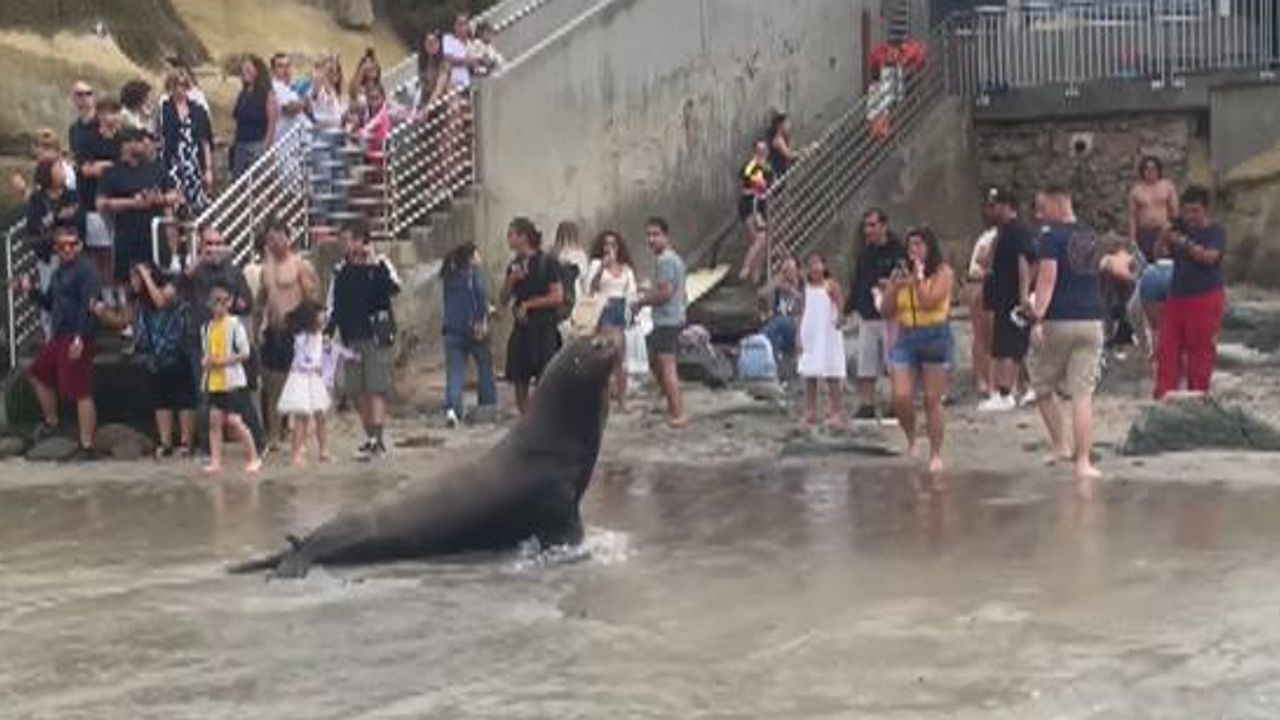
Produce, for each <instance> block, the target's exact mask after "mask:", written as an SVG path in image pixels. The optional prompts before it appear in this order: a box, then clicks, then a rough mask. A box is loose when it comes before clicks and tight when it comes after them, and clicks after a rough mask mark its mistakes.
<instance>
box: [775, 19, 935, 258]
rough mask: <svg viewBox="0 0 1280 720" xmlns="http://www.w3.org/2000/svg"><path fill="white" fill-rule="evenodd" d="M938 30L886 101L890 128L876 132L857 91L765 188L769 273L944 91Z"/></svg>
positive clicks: (831, 215)
mask: <svg viewBox="0 0 1280 720" xmlns="http://www.w3.org/2000/svg"><path fill="white" fill-rule="evenodd" d="M943 37H944V36H943V34H942V33H941V32H940V33H939V34H938V35H937V36H935V41H934V42H933V43H931V44H930V46H929V47H930V49H929V56H928V59H927V61H926V65H925V67H924V69H923V70H922V71H920V72H914V73H908V74H907V77H906V79H905V81H904V83H903V87H902V90H901V92H900V96H899V97H898V98H897V99H896V100H895V101H894V102H893V104H892V105H891V107H890V111H889V112H890V117H891V131H890V132H889V134H888V135H887V136H884V137H881V136H877V135H876V133H875V132H874V131H873V129H872V123H871V121H870V119H869V118H868V112H869V111H870V109H871V105H870V101H869V99H868V98H867V97H865V96H864V97H860V98H858V99H857V100H855V101H854V102H853V104H852V105H851V106H850V107H849V108H848V109H846V110H845V111H844V112H843V113H842V114H841V115H840V116H839V117H838V118H836V120H835V121H833V122H832V123H831V124H830V125H828V126H827V128H826V129H825V130H824V131H823V132H822V134H821V135H820V136H819V138H818V140H817V141H816V142H815V143H814V144H813V145H811V146H810V147H809V148H807V149H806V150H805V151H803V152H802V153H801V154H800V156H799V157H798V158H797V159H796V161H795V162H794V163H793V164H792V166H791V168H790V169H788V171H787V172H786V173H785V174H784V175H782V177H780V178H779V179H778V180H777V181H776V182H775V183H774V184H773V186H772V187H770V189H769V192H768V195H767V197H768V203H769V226H768V240H769V252H768V257H769V262H768V269H769V272H770V273H773V272H776V271H777V270H778V269H779V267H780V266H781V264H782V261H783V260H784V259H785V258H786V257H788V256H794V255H800V254H802V253H803V252H804V251H806V250H807V249H808V248H809V246H811V245H812V243H813V242H814V241H815V240H816V237H817V235H818V234H819V233H820V232H821V231H822V230H823V229H824V228H825V227H826V226H827V225H829V224H830V223H831V222H832V221H833V220H834V219H835V217H836V213H837V212H838V211H839V209H840V208H841V207H842V206H843V205H844V204H845V203H846V202H848V201H849V200H850V199H852V197H853V196H854V194H855V193H856V192H857V191H858V190H859V189H861V187H862V186H863V185H864V184H865V182H866V181H867V180H868V179H869V178H870V176H871V174H872V173H873V172H874V171H875V169H876V168H877V167H879V165H880V163H881V162H883V161H884V159H885V158H886V157H888V156H889V154H890V153H891V152H893V150H895V149H896V148H897V147H898V146H900V145H901V144H902V142H904V141H905V140H906V139H908V138H909V137H910V136H911V133H912V132H913V131H914V129H915V127H916V126H917V125H918V123H919V121H920V120H921V119H923V117H924V116H925V115H926V114H927V112H928V111H929V110H930V109H932V108H933V107H934V106H935V105H936V103H937V102H938V100H939V99H940V98H942V97H943V96H944V95H945V92H946V82H945V80H946V73H945V69H944V65H943V63H942V62H941V59H940V58H938V57H936V55H937V54H938V50H939V48H941V47H943V46H944V42H943V40H942V38H943Z"/></svg>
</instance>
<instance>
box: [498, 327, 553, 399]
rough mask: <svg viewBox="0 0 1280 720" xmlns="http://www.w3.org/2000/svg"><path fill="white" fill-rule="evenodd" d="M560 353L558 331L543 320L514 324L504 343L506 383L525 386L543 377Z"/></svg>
mask: <svg viewBox="0 0 1280 720" xmlns="http://www.w3.org/2000/svg"><path fill="white" fill-rule="evenodd" d="M559 350H560V331H559V330H558V329H557V328H556V326H555V324H553V323H551V322H548V321H546V320H544V319H542V318H538V319H536V320H534V321H532V322H525V323H516V325H515V327H514V328H512V329H511V339H510V340H509V341H508V342H507V380H509V381H511V382H513V383H517V384H521V385H526V384H528V383H531V382H533V381H534V380H537V379H538V378H540V377H542V371H543V370H546V369H547V364H548V363H550V362H551V358H553V357H555V354H556V353H557V352H559Z"/></svg>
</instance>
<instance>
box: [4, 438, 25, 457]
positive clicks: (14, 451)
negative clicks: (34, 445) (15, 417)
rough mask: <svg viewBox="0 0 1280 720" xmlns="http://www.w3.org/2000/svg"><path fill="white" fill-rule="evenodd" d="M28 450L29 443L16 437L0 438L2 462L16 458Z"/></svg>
mask: <svg viewBox="0 0 1280 720" xmlns="http://www.w3.org/2000/svg"><path fill="white" fill-rule="evenodd" d="M26 450H27V442H26V441H25V440H23V439H22V438H20V437H17V436H15V435H5V436H4V437H0V460H8V459H9V458H15V457H18V456H20V455H22V453H24V452H26Z"/></svg>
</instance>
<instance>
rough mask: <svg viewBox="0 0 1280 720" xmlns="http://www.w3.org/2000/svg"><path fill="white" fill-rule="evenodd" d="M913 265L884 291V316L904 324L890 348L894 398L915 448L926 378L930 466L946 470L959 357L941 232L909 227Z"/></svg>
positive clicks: (952, 276)
mask: <svg viewBox="0 0 1280 720" xmlns="http://www.w3.org/2000/svg"><path fill="white" fill-rule="evenodd" d="M907 260H908V267H909V270H908V271H906V272H895V273H894V275H893V277H892V278H890V280H889V287H888V289H887V290H886V291H885V300H884V309H883V312H884V316H885V318H886V319H892V320H893V321H894V322H896V323H897V326H898V328H899V330H898V337H897V339H896V340H895V342H894V344H893V347H892V349H891V350H890V351H889V367H890V369H891V370H892V373H893V404H894V410H895V412H896V414H897V416H898V424H899V425H901V426H902V431H903V432H904V433H905V434H906V436H907V452H908V454H910V453H912V452H913V451H914V450H915V442H916V409H915V378H916V374H917V373H918V374H919V375H920V377H921V380H922V382H923V384H924V406H925V416H926V418H927V423H928V431H929V472H930V473H935V474H936V473H939V472H941V471H942V465H943V463H942V440H943V429H944V420H943V414H942V399H943V397H944V396H946V394H947V382H948V379H949V376H950V373H951V367H952V365H953V364H954V362H955V341H954V340H953V339H952V337H951V325H950V322H949V318H950V315H951V294H952V290H953V288H954V286H955V274H954V273H953V272H952V270H951V267H950V266H949V265H947V263H946V262H945V261H944V260H943V257H942V248H941V247H940V246H939V245H938V238H937V236H935V235H934V234H933V231H932V230H930V229H929V228H919V229H914V230H911V231H910V232H908V233H907Z"/></svg>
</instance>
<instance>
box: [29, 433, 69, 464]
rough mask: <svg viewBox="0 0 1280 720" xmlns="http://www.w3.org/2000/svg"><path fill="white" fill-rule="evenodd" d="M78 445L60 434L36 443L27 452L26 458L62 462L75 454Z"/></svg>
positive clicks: (36, 460) (37, 460)
mask: <svg viewBox="0 0 1280 720" xmlns="http://www.w3.org/2000/svg"><path fill="white" fill-rule="evenodd" d="M78 447H79V445H78V444H77V443H76V441H75V440H72V439H71V438H69V437H64V436H62V435H56V436H54V437H48V438H45V439H44V440H41V441H40V442H38V443H36V445H35V447H33V448H31V451H30V452H28V453H27V459H28V460H32V461H35V462H62V461H64V460H68V459H70V457H71V456H72V455H74V454H75V452H76V450H77V449H78Z"/></svg>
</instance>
